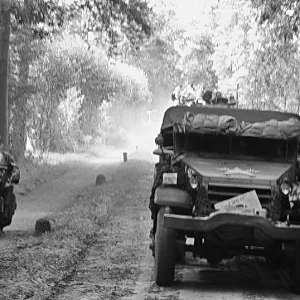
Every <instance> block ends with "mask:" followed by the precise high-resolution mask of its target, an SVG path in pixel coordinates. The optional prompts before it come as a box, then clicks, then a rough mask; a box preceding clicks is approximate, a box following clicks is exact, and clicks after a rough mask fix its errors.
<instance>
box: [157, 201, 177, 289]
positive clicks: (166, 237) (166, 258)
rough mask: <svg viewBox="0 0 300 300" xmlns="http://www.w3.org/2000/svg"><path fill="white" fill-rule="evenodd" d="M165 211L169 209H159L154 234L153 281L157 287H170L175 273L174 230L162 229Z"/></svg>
mask: <svg viewBox="0 0 300 300" xmlns="http://www.w3.org/2000/svg"><path fill="white" fill-rule="evenodd" d="M166 211H169V209H166V208H165V207H161V208H160V210H159V212H158V215H157V228H156V233H155V256H154V262H155V263H154V279H155V283H156V284H157V285H159V286H170V285H172V284H173V282H174V272H175V230H174V229H171V228H167V227H164V214H165V212H166Z"/></svg>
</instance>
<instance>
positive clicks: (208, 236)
mask: <svg viewBox="0 0 300 300" xmlns="http://www.w3.org/2000/svg"><path fill="white" fill-rule="evenodd" d="M299 138H300V117H299V116H298V115H294V114H288V113H281V112H273V111H257V110H243V109H229V108H224V107H214V106H200V107H181V106H176V107H171V108H169V109H168V110H167V111H166V112H165V114H164V117H163V121H162V126H161V130H160V133H159V135H158V137H157V138H156V144H157V149H155V150H154V154H156V155H158V156H159V162H158V163H157V164H156V165H155V174H154V183H153V187H152V193H151V196H150V209H151V213H152V219H153V228H152V230H151V237H152V244H151V245H152V247H151V248H152V249H153V255H154V258H155V281H156V283H157V284H158V285H163V286H165V285H171V284H172V283H173V280H174V266H175V264H176V261H178V260H182V259H183V258H184V256H185V252H186V251H191V252H192V253H193V255H194V257H200V258H205V259H207V261H208V262H209V263H211V264H218V263H219V262H220V261H221V260H222V259H228V258H232V257H234V256H237V255H241V254H243V255H247V254H249V255H259V256H264V257H266V259H267V260H268V261H269V262H270V263H273V264H275V265H277V264H278V262H280V265H281V267H285V268H289V270H290V275H291V285H292V288H293V290H294V291H296V292H299V291H300V182H299V180H300V176H299V156H298V152H299ZM188 238H189V239H192V240H193V243H192V244H191V245H187V244H186V240H187V239H188Z"/></svg>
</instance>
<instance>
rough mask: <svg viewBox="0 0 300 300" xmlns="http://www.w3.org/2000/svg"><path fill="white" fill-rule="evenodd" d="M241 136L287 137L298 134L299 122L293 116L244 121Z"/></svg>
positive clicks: (299, 132)
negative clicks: (283, 118) (284, 119)
mask: <svg viewBox="0 0 300 300" xmlns="http://www.w3.org/2000/svg"><path fill="white" fill-rule="evenodd" d="M241 128H242V132H241V135H242V136H253V137H265V138H274V139H287V138H292V137H296V136H300V122H299V120H297V119H295V118H290V119H288V120H286V121H277V120H274V119H272V120H269V121H266V122H256V123H253V124H251V123H244V124H242V126H241Z"/></svg>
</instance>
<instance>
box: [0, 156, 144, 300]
mask: <svg viewBox="0 0 300 300" xmlns="http://www.w3.org/2000/svg"><path fill="white" fill-rule="evenodd" d="M114 168H116V170H115V176H114V178H113V182H111V183H108V184H106V185H104V186H100V187H97V186H92V187H91V188H90V189H87V190H86V191H85V193H84V194H83V195H81V197H80V198H78V199H77V201H76V204H75V205H74V206H72V207H70V208H69V209H67V210H66V211H63V212H60V213H58V214H56V215H54V216H53V218H51V219H52V222H51V223H52V228H53V231H52V232H51V233H48V234H44V235H42V236H39V237H37V236H27V237H26V236H20V237H19V238H17V239H16V240H14V241H13V242H12V243H9V246H8V247H7V245H5V244H4V247H2V248H1V244H0V299H29V298H30V299H51V296H52V295H53V293H55V292H56V290H57V289H59V288H60V287H61V286H63V284H64V282H66V281H68V277H70V276H71V274H72V272H73V271H74V269H75V267H76V264H77V263H78V261H80V259H81V258H82V257H84V254H85V252H86V250H87V249H88V247H89V245H91V244H92V243H93V242H94V241H95V240H96V239H97V237H98V236H99V234H101V230H102V229H103V227H104V225H105V224H106V222H107V221H108V220H109V218H110V214H111V211H112V207H113V204H114V203H113V201H114V200H113V198H114V197H115V196H118V195H119V196H120V195H122V194H123V193H124V192H125V193H126V192H129V191H130V187H131V186H132V185H133V184H135V183H136V182H137V179H138V178H139V176H140V175H141V174H142V173H145V172H148V171H149V164H148V163H144V162H141V161H133V162H128V163H127V164H121V165H119V166H114Z"/></svg>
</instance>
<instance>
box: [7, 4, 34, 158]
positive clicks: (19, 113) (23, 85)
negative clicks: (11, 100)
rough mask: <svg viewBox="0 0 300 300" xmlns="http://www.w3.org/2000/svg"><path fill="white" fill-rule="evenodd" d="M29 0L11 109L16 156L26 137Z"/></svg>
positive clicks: (13, 149) (23, 145) (23, 146)
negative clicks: (13, 103) (13, 107)
mask: <svg viewBox="0 0 300 300" xmlns="http://www.w3.org/2000/svg"><path fill="white" fill-rule="evenodd" d="M29 4H30V3H29V1H28V0H24V7H23V18H24V24H23V27H24V28H23V33H22V34H20V35H19V39H20V45H19V47H18V48H19V49H18V56H19V82H18V86H17V90H18V92H17V95H19V96H18V98H17V99H16V101H17V102H16V106H15V107H16V109H15V110H14V111H13V130H12V136H11V141H12V153H13V154H14V156H15V157H16V158H22V157H24V154H25V150H26V139H27V119H28V114H27V99H28V97H29V96H28V95H29V91H28V82H29V80H28V79H29V66H30V59H31V58H30V43H31V32H30V23H31V20H30V17H29Z"/></svg>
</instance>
